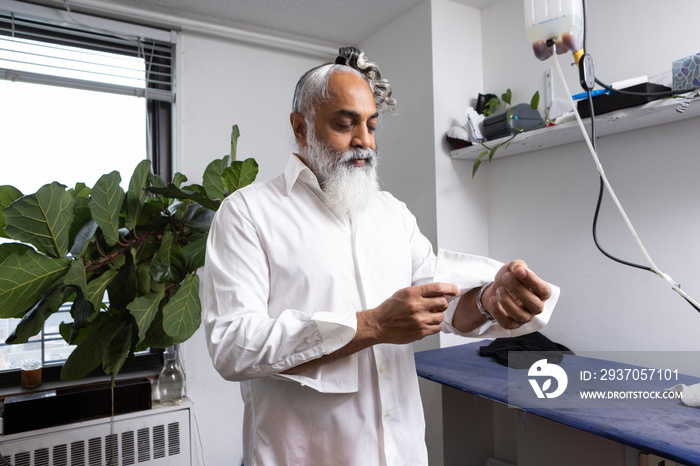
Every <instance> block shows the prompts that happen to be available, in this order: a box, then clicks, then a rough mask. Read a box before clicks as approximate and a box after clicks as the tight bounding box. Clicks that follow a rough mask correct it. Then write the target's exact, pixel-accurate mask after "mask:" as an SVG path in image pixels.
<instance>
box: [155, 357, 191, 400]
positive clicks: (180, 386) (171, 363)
mask: <svg viewBox="0 0 700 466" xmlns="http://www.w3.org/2000/svg"><path fill="white" fill-rule="evenodd" d="M184 396H185V374H184V373H183V372H182V370H181V369H180V361H179V358H178V347H177V345H175V346H168V347H167V348H166V349H165V351H164V352H163V369H162V370H161V371H160V375H158V397H159V399H160V402H161V404H166V405H168V404H176V403H177V402H178V401H179V400H181V399H182V398H183V397H184Z"/></svg>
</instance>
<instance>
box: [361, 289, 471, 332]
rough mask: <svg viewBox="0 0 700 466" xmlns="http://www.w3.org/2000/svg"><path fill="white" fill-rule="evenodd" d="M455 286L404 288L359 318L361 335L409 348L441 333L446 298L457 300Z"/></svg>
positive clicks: (457, 292) (458, 291) (457, 290)
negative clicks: (366, 334)
mask: <svg viewBox="0 0 700 466" xmlns="http://www.w3.org/2000/svg"><path fill="white" fill-rule="evenodd" d="M459 293H460V290H459V288H458V287H457V286H456V285H452V284H449V283H429V284H427V285H420V286H411V287H408V288H403V289H401V290H399V291H397V292H396V293H394V295H393V296H392V297H390V298H389V299H387V300H386V301H384V302H383V303H382V304H380V305H379V306H378V307H376V308H374V309H370V310H368V311H365V312H360V313H359V314H358V333H359V331H367V332H368V333H369V334H370V335H372V338H373V339H376V342H377V343H394V344H406V343H412V342H414V341H417V340H420V339H422V338H424V337H426V336H428V335H433V334H435V333H437V332H439V331H440V328H441V326H442V320H443V314H442V313H443V312H444V311H445V310H447V304H448V302H447V298H446V296H458V295H459Z"/></svg>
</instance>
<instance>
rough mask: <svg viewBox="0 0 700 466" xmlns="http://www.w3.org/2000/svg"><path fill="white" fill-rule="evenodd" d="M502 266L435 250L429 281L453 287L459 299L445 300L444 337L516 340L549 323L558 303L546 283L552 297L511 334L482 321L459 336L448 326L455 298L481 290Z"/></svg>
mask: <svg viewBox="0 0 700 466" xmlns="http://www.w3.org/2000/svg"><path fill="white" fill-rule="evenodd" d="M503 265H504V264H503V263H502V262H499V261H497V260H494V259H490V258H488V257H482V256H474V255H471V254H463V253H459V252H453V251H446V250H444V249H440V250H438V255H437V263H436V265H435V275H434V276H433V281H435V282H444V283H453V284H455V285H457V286H458V287H459V289H460V295H459V296H457V297H452V298H448V300H449V301H450V303H449V306H448V308H447V310H446V311H445V313H444V316H445V320H444V321H443V326H442V327H443V331H444V332H445V333H453V334H456V335H460V336H464V337H472V338H502V337H516V336H518V335H525V334H527V333H532V332H535V331H537V330H540V329H541V328H543V327H544V326H545V325H547V323H548V322H549V319H550V317H551V315H552V312H553V311H554V307H555V306H556V304H557V301H558V300H559V293H560V290H559V287H557V286H555V285H552V284H551V283H548V284H549V286H550V288H551V291H552V294H551V296H550V298H549V299H548V300H547V301H545V303H544V309H543V311H542V312H541V313H540V314H538V315H536V316H535V317H534V318H533V319H532V320H531V321H530V322H528V323H526V324H525V325H522V326H521V327H519V328H517V329H513V330H508V329H504V328H502V327H500V326H499V325H498V324H497V323H496V322H491V321H486V322H485V323H484V324H483V325H481V326H480V327H477V328H475V329H474V330H472V331H470V332H460V331H459V330H457V329H456V328H454V327H453V326H452V319H453V317H454V313H455V310H456V309H457V302H458V301H459V298H461V297H462V295H464V293H466V292H467V291H469V290H471V289H474V288H477V287H481V286H484V285H485V284H487V283H488V282H490V281H491V280H493V277H494V276H495V275H496V272H498V270H499V269H500V268H501V267H502V266H503Z"/></svg>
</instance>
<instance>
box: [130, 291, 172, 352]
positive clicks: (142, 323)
mask: <svg viewBox="0 0 700 466" xmlns="http://www.w3.org/2000/svg"><path fill="white" fill-rule="evenodd" d="M163 296H165V293H164V292H163V290H160V291H152V292H150V293H148V294H146V295H144V296H139V297H138V298H136V299H134V300H133V301H132V302H131V304H129V307H128V309H129V312H131V315H132V316H134V319H135V320H136V325H137V326H138V328H139V341H142V340H143V339H144V338H145V337H146V332H147V331H148V329H149V328H150V326H151V323H152V322H153V319H154V318H155V317H156V314H158V307H159V305H160V301H161V299H163Z"/></svg>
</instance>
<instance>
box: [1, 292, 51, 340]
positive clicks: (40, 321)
mask: <svg viewBox="0 0 700 466" xmlns="http://www.w3.org/2000/svg"><path fill="white" fill-rule="evenodd" d="M63 296H64V287H63V286H61V285H56V286H53V287H52V288H50V289H49V290H48V291H47V292H46V293H45V294H44V295H43V296H42V297H41V298H40V299H39V301H37V303H36V304H35V305H34V307H32V308H31V309H30V310H29V312H27V313H26V314H24V317H22V320H21V321H20V322H19V323H18V324H17V327H15V330H14V331H13V332H12V334H11V335H10V336H9V337H8V338H7V340H6V341H5V343H7V344H10V345H13V344H20V343H27V341H29V339H30V338H31V337H33V336H34V335H36V334H38V333H39V332H41V329H43V328H44V322H46V319H48V318H49V316H50V315H51V314H53V313H54V312H56V311H58V308H59V307H61V304H63Z"/></svg>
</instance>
